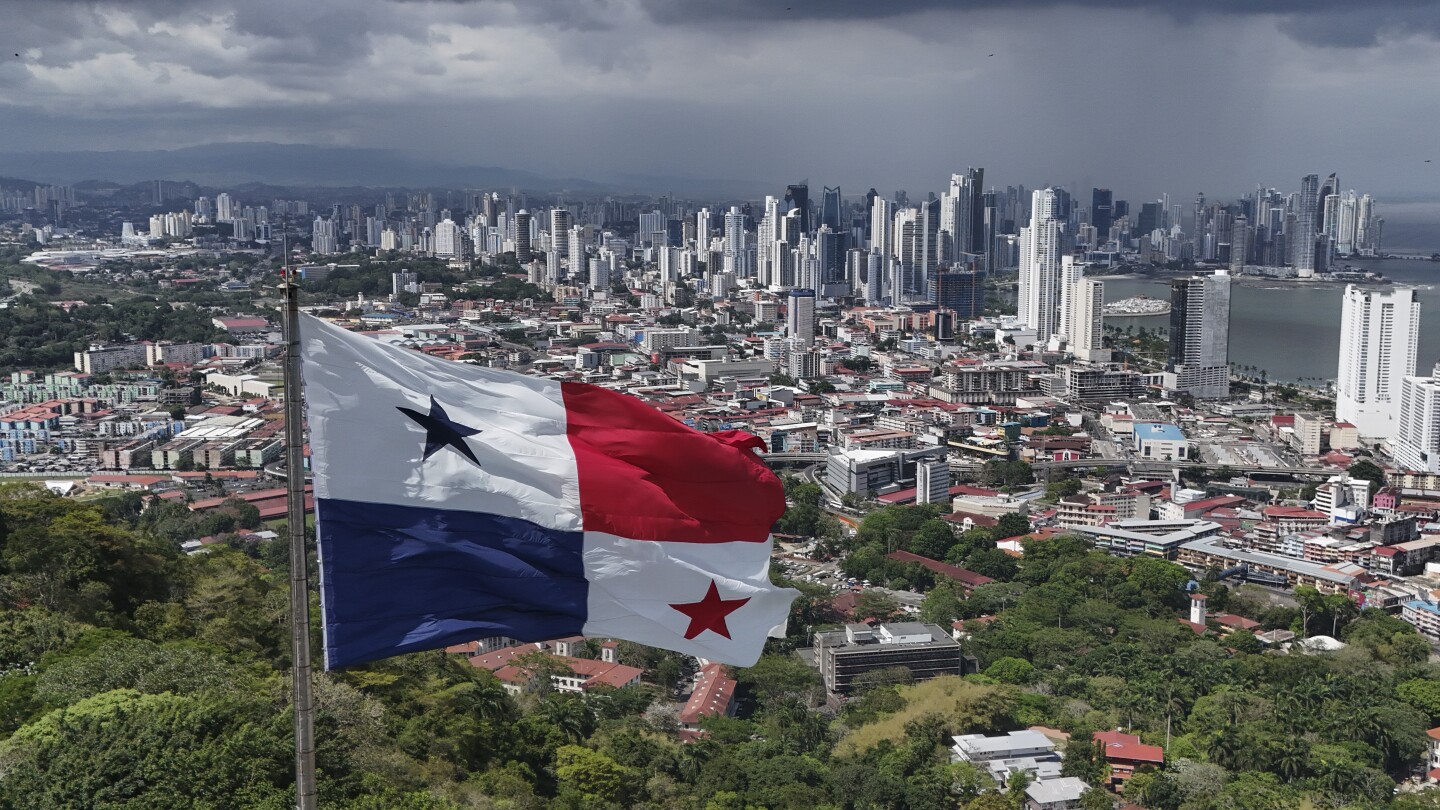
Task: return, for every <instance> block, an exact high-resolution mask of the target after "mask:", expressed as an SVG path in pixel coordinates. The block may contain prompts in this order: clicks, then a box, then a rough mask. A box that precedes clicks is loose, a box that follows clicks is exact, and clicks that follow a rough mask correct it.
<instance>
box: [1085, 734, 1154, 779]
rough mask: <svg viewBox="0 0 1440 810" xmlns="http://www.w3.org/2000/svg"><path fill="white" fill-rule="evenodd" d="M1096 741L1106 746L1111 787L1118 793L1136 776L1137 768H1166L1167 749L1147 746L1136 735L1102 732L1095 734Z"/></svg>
mask: <svg viewBox="0 0 1440 810" xmlns="http://www.w3.org/2000/svg"><path fill="white" fill-rule="evenodd" d="M1094 739H1095V741H1096V742H1098V743H1100V744H1101V745H1102V746H1104V749H1105V762H1106V764H1107V765H1109V766H1110V785H1109V786H1110V789H1111V790H1114V791H1115V792H1116V793H1118V792H1120V790H1121V789H1122V788H1124V787H1125V783H1126V782H1127V781H1129V779H1130V777H1132V776H1134V775H1135V769H1136V768H1139V767H1140V766H1142V765H1149V766H1151V767H1154V768H1155V769H1157V770H1158V769H1160V768H1163V767H1165V749H1163V748H1161V747H1160V746H1158V745H1145V744H1144V743H1142V742H1140V738H1139V737H1137V736H1135V735H1134V734H1126V733H1124V732H1122V731H1100V732H1096V733H1095V735H1094Z"/></svg>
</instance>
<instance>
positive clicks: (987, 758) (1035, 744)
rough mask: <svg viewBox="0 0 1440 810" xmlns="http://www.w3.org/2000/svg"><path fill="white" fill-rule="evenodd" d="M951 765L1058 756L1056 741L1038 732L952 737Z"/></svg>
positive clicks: (1025, 731) (1027, 731) (1026, 731)
mask: <svg viewBox="0 0 1440 810" xmlns="http://www.w3.org/2000/svg"><path fill="white" fill-rule="evenodd" d="M951 740H952V741H953V742H954V744H953V745H951V746H950V761H951V762H970V763H974V764H980V763H983V762H991V761H994V760H1003V759H1017V758H1020V757H1047V756H1054V754H1055V742H1054V741H1053V740H1051V739H1050V738H1049V737H1046V736H1045V735H1044V734H1041V733H1040V732H1038V731H1030V730H1029V729H1026V730H1024V731H1011V732H1007V733H1005V734H997V735H993V736H988V737H987V736H985V735H984V734H962V735H960V736H958V737H952V738H951Z"/></svg>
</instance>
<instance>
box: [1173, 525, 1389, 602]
mask: <svg viewBox="0 0 1440 810" xmlns="http://www.w3.org/2000/svg"><path fill="white" fill-rule="evenodd" d="M1177 560H1178V561H1179V562H1180V563H1181V564H1182V565H1185V566H1187V567H1188V568H1190V569H1191V570H1192V571H1197V572H1203V571H1205V570H1207V569H1210V568H1215V569H1218V570H1221V571H1228V570H1231V569H1237V572H1238V573H1239V574H1240V576H1241V578H1242V579H1244V580H1245V581H1247V582H1258V583H1261V584H1264V585H1271V586H1274V587H1280V588H1294V587H1295V586H1297V585H1310V586H1312V587H1314V588H1316V589H1317V590H1319V591H1320V592H1321V593H1348V592H1349V591H1350V590H1352V589H1354V588H1355V587H1356V586H1357V585H1358V584H1360V583H1361V582H1363V581H1364V580H1365V579H1366V577H1367V576H1368V573H1369V572H1367V571H1366V570H1365V569H1364V568H1362V567H1361V566H1359V565H1356V564H1354V563H1336V564H1333V565H1320V564H1318V563H1313V562H1306V561H1304V560H1297V559H1294V558H1292V557H1285V556H1282V555H1280V554H1273V553H1270V552H1266V551H1258V550H1255V549H1242V548H1227V547H1225V546H1224V545H1223V544H1222V543H1221V541H1220V538H1218V537H1207V538H1204V539H1200V540H1192V541H1190V542H1188V543H1184V544H1182V545H1181V546H1180V553H1179V555H1178V557H1177Z"/></svg>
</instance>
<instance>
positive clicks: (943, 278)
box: [925, 270, 985, 318]
mask: <svg viewBox="0 0 1440 810" xmlns="http://www.w3.org/2000/svg"><path fill="white" fill-rule="evenodd" d="M925 297H926V300H928V301H929V302H930V303H932V304H934V305H935V306H937V307H939V308H940V309H944V310H949V311H950V312H953V313H955V315H956V317H959V318H975V317H979V315H980V313H981V312H982V311H984V309H985V272H984V271H983V270H941V271H940V272H938V273H936V274H935V275H933V276H931V277H930V281H929V283H928V284H927V285H926V295H925Z"/></svg>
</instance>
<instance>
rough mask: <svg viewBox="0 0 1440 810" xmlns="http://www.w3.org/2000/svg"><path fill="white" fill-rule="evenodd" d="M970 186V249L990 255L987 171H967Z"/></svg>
mask: <svg viewBox="0 0 1440 810" xmlns="http://www.w3.org/2000/svg"><path fill="white" fill-rule="evenodd" d="M965 174H966V177H967V179H968V180H969V186H970V247H969V252H970V253H975V254H982V253H988V252H989V251H990V243H989V241H987V240H986V239H985V169H984V168H983V167H982V168H979V169H977V168H974V167H971V168H969V169H966V170H965Z"/></svg>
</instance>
